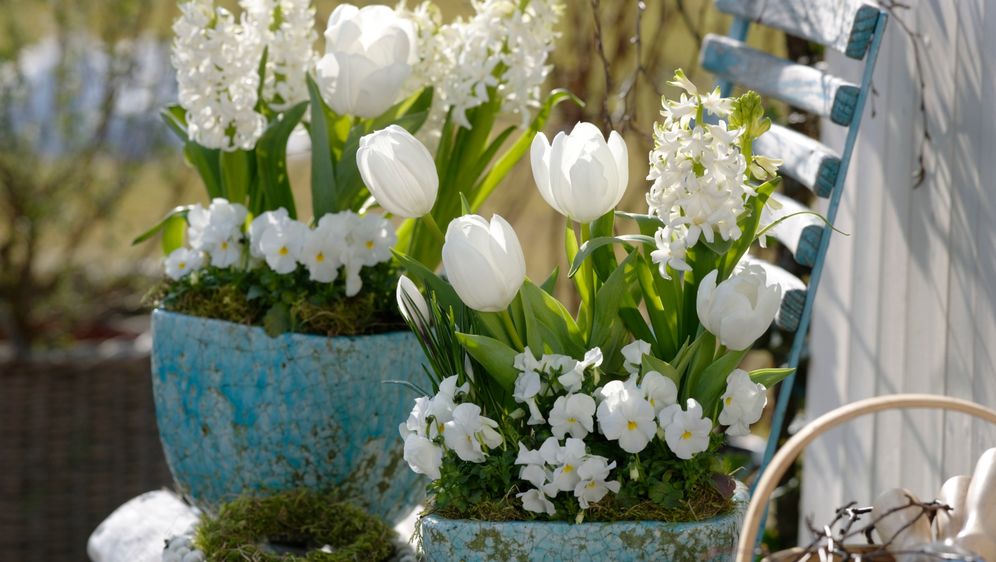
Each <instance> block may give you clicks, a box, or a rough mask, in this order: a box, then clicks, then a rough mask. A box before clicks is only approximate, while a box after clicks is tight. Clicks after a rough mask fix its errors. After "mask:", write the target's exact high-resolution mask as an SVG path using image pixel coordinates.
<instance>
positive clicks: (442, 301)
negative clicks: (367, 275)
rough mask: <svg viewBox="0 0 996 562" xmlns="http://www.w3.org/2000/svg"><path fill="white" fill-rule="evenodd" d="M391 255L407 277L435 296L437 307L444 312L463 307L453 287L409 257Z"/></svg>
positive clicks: (399, 253)
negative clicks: (413, 278) (419, 282)
mask: <svg viewBox="0 0 996 562" xmlns="http://www.w3.org/2000/svg"><path fill="white" fill-rule="evenodd" d="M392 253H393V254H394V258H395V259H396V260H398V263H400V264H401V267H403V268H404V269H405V271H407V272H408V274H409V275H411V276H413V277H415V278H417V279H418V280H419V281H421V282H422V285H423V286H424V287H426V288H427V289H428V290H430V291H432V292H433V293H434V294H435V295H436V300H437V301H438V302H439V305H440V306H441V307H442V308H443V310H444V312H445V311H447V310H449V309H451V308H452V309H456V310H459V309H460V308H462V307H463V306H464V304H463V301H461V300H460V297H459V296H457V293H456V290H454V289H453V286H452V285H450V284H449V283H447V282H446V281H444V280H443V279H442V278H441V277H439V276H438V275H436V274H435V273H433V272H432V271H431V270H429V268H427V267H425V266H424V265H422V264H421V263H419V262H418V261H416V260H414V259H412V258H411V257H410V256H408V255H405V254H402V253H401V252H398V251H392Z"/></svg>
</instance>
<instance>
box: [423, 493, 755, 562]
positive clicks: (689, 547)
mask: <svg viewBox="0 0 996 562" xmlns="http://www.w3.org/2000/svg"><path fill="white" fill-rule="evenodd" d="M749 500H750V497H749V494H748V491H747V487H746V486H744V485H743V484H740V483H738V484H737V489H736V492H735V493H734V495H733V502H734V507H733V510H732V511H731V512H729V513H727V514H725V515H720V516H718V517H714V518H712V519H707V520H705V521H698V522H694V523H665V522H660V521H617V522H612V523H581V524H580V525H575V524H573V523H568V522H563V521H554V522H550V521H506V522H490V521H469V520H465V519H445V518H442V517H437V516H435V515H429V516H426V517H423V518H422V520H421V533H422V550H423V552H424V554H425V560H426V561H427V562H437V561H439V562H442V561H445V560H462V561H464V562H483V561H488V560H515V561H517V562H527V561H528V562H541V561H542V562H546V561H554V560H615V561H619V562H628V561H636V560H661V561H665V560H666V561H669V562H726V561H728V560H733V551H734V548H735V547H736V546H737V538H738V537H739V536H740V527H741V525H742V524H743V519H744V514H745V513H746V512H747V504H748V502H749Z"/></svg>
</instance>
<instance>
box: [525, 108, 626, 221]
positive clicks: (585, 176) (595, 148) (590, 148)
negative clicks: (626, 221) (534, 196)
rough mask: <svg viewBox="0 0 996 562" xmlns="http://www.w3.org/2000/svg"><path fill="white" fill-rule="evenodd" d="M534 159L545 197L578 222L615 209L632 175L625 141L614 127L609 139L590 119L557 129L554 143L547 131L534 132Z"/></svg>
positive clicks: (532, 150)
mask: <svg viewBox="0 0 996 562" xmlns="http://www.w3.org/2000/svg"><path fill="white" fill-rule="evenodd" d="M530 161H531V162H532V168H533V179H534V180H535V181H536V186H537V187H538V188H539V192H540V195H542V196H543V199H544V200H546V202H547V203H548V204H549V205H550V206H551V207H553V208H554V209H555V210H556V211H557V212H558V213H560V214H562V215H564V216H567V217H569V218H571V219H573V220H576V221H579V222H584V223H588V222H591V221H593V220H595V219H597V218H598V217H600V216H602V215H604V214H605V213H607V212H609V211H611V210H612V209H614V208H615V206H616V205H617V204H619V200H620V199H622V196H623V193H625V192H626V184H627V183H628V181H629V162H628V157H627V151H626V142H625V141H623V138H622V136H621V135H620V134H619V133H617V132H615V131H612V133H610V134H609V138H608V141H606V139H605V137H604V136H602V132H601V131H600V130H599V129H598V127H596V126H595V125H592V124H591V123H583V122H582V123H578V124H576V125H575V126H574V129H573V130H572V131H571V132H570V134H564V133H563V132H560V133H557V136H556V137H554V138H553V144H552V146H551V144H550V142H549V141H548V140H547V138H546V135H544V134H543V133H536V136H535V137H533V143H532V148H531V149H530Z"/></svg>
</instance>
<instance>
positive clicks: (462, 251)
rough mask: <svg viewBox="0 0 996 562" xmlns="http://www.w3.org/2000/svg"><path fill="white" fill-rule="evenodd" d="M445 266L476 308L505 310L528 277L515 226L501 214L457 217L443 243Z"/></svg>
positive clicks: (463, 296)
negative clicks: (486, 216) (486, 217)
mask: <svg viewBox="0 0 996 562" xmlns="http://www.w3.org/2000/svg"><path fill="white" fill-rule="evenodd" d="M443 268H444V269H445V271H446V275H447V277H448V278H449V281H450V283H451V284H452V285H453V288H454V289H455V290H456V293H457V295H458V296H459V297H460V300H462V301H463V302H464V304H466V305H467V306H469V307H470V308H472V309H474V310H479V311H482V312H499V311H502V310H505V309H506V308H507V307H508V305H509V304H511V302H512V300H513V299H515V295H516V294H518V292H519V288H520V287H522V283H523V282H524V281H525V279H526V260H525V258H524V257H523V256H522V246H520V245H519V239H518V237H517V236H516V235H515V231H514V230H512V226H511V225H509V224H508V222H507V221H506V220H505V219H503V218H501V217H500V216H498V215H494V216H493V217H491V222H490V224H489V223H488V221H486V220H484V218H483V217H480V216H478V215H464V216H462V217H458V218H456V219H453V220H452V221H451V222H450V224H449V227H447V229H446V240H445V242H444V243H443Z"/></svg>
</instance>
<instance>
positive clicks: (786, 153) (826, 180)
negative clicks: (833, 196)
mask: <svg viewBox="0 0 996 562" xmlns="http://www.w3.org/2000/svg"><path fill="white" fill-rule="evenodd" d="M754 153H755V154H763V155H765V156H772V157H775V158H781V159H782V160H783V161H784V163H783V164H782V167H781V170H780V171H781V173H782V174H784V175H786V176H788V177H790V178H792V179H794V180H796V181H797V182H799V183H801V184H802V185H804V186H806V187H807V188H809V189H811V190H813V193H815V194H816V195H818V196H820V197H829V196H830V192H831V191H833V186H834V184H835V183H836V181H837V172H838V171H839V170H840V156H839V155H838V154H837V152H836V151H834V150H832V149H830V148H828V147H827V146H825V145H824V144H823V143H821V142H820V141H818V140H815V139H811V138H809V137H807V136H806V135H803V134H801V133H797V132H796V131H793V130H791V129H787V128H785V127H782V126H781V125H772V126H771V129H770V130H768V132H767V133H764V134H763V135H761V137H760V138H758V139H757V140H755V141H754Z"/></svg>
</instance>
